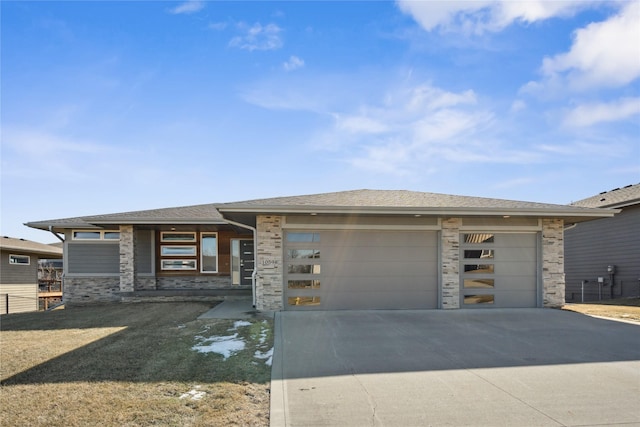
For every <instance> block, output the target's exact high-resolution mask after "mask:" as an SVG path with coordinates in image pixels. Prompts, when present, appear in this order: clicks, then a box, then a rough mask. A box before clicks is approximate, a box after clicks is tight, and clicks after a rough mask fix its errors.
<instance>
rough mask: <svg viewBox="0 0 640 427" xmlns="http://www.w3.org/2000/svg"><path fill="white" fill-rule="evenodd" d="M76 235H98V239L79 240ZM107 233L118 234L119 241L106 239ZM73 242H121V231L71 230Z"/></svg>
mask: <svg viewBox="0 0 640 427" xmlns="http://www.w3.org/2000/svg"><path fill="white" fill-rule="evenodd" d="M76 233H98V238H97V239H94V238H86V239H83V238H78V237H76ZM106 233H118V238H117V239H111V238H106V237H105V234H106ZM71 240H74V241H80V242H99V241H107V242H119V241H120V230H83V229H77V230H75V229H74V230H71Z"/></svg>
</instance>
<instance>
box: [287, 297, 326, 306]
mask: <svg viewBox="0 0 640 427" xmlns="http://www.w3.org/2000/svg"><path fill="white" fill-rule="evenodd" d="M287 302H288V303H289V305H320V297H289V298H287Z"/></svg>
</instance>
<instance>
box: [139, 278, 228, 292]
mask: <svg viewBox="0 0 640 427" xmlns="http://www.w3.org/2000/svg"><path fill="white" fill-rule="evenodd" d="M138 280H140V279H138ZM227 287H231V276H168V277H167V276H166V277H158V278H157V279H156V288H154V289H219V288H227Z"/></svg>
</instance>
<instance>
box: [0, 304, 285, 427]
mask: <svg viewBox="0 0 640 427" xmlns="http://www.w3.org/2000/svg"><path fill="white" fill-rule="evenodd" d="M209 308H210V305H207V304H201V303H155V304H119V305H107V306H101V307H81V308H69V309H66V310H59V311H51V312H37V313H20V314H12V315H3V316H2V317H1V319H0V322H1V325H0V328H1V331H0V360H1V361H2V363H1V364H0V381H1V385H0V407H2V412H3V420H2V424H3V425H34V426H36V425H48V426H97V425H118V426H146V425H169V426H226V425H251V426H267V425H269V384H270V377H271V354H272V351H273V350H272V349H273V333H272V330H273V329H272V327H273V325H272V321H271V320H264V319H252V320H250V321H233V320H218V319H206V320H196V319H197V317H198V315H200V314H202V313H203V312H205V311H206V310H208V309H209Z"/></svg>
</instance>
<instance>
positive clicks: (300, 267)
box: [287, 264, 320, 274]
mask: <svg viewBox="0 0 640 427" xmlns="http://www.w3.org/2000/svg"><path fill="white" fill-rule="evenodd" d="M287 272H288V273H289V274H320V265H318V264H313V265H309V264H290V265H289V268H288V270H287Z"/></svg>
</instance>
